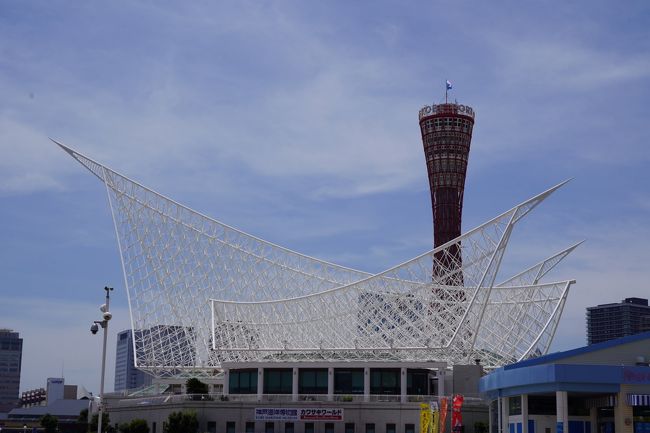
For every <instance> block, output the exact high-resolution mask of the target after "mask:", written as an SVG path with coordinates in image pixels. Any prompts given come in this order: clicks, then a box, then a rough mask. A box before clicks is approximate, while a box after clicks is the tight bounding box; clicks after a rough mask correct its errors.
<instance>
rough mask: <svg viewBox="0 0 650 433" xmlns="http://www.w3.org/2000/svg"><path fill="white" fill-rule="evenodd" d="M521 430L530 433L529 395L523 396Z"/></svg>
mask: <svg viewBox="0 0 650 433" xmlns="http://www.w3.org/2000/svg"><path fill="white" fill-rule="evenodd" d="M521 428H522V429H523V430H522V431H523V433H528V394H521Z"/></svg>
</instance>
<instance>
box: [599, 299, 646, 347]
mask: <svg viewBox="0 0 650 433" xmlns="http://www.w3.org/2000/svg"><path fill="white" fill-rule="evenodd" d="M648 323H650V306H648V300H647V299H642V298H625V299H623V300H622V301H621V302H620V303H618V304H617V303H613V304H602V305H598V306H595V307H588V308H587V343H588V344H594V343H600V342H603V341H607V340H613V339H615V338H621V337H625V336H627V335H633V334H638V333H640V332H644V331H648V330H650V329H648Z"/></svg>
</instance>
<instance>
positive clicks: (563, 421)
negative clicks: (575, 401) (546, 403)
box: [555, 391, 569, 433]
mask: <svg viewBox="0 0 650 433" xmlns="http://www.w3.org/2000/svg"><path fill="white" fill-rule="evenodd" d="M555 408H556V409H555V411H556V412H555V413H556V414H557V424H556V425H557V427H556V429H555V431H556V433H569V398H568V396H567V392H566V391H555Z"/></svg>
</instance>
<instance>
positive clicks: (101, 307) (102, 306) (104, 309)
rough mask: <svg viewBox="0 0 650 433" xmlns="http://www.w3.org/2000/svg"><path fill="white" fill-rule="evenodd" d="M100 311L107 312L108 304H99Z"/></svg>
mask: <svg viewBox="0 0 650 433" xmlns="http://www.w3.org/2000/svg"><path fill="white" fill-rule="evenodd" d="M99 311H101V312H102V313H105V312H106V304H102V305H100V306H99Z"/></svg>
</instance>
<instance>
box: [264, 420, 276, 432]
mask: <svg viewBox="0 0 650 433" xmlns="http://www.w3.org/2000/svg"><path fill="white" fill-rule="evenodd" d="M274 431H275V426H274V425H273V423H272V422H267V423H265V424H264V433H274Z"/></svg>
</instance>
